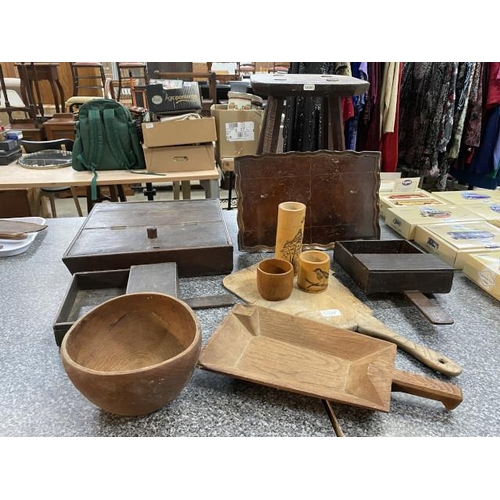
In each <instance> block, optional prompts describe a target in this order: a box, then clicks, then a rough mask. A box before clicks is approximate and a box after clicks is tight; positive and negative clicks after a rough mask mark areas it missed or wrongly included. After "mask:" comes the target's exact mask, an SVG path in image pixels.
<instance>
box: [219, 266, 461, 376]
mask: <svg viewBox="0 0 500 500" xmlns="http://www.w3.org/2000/svg"><path fill="white" fill-rule="evenodd" d="M255 276H256V264H255V265H253V266H250V267H247V268H245V269H242V270H239V271H236V272H234V273H231V274H229V275H228V276H225V277H224V278H223V280H222V283H223V285H224V286H225V287H226V288H227V289H228V290H229V291H231V292H233V293H234V294H236V295H237V296H238V297H240V298H241V299H243V300H245V301H246V302H248V303H250V304H255V305H257V306H262V307H266V308H268V309H272V310H275V311H280V312H285V313H288V314H292V315H294V316H299V317H301V318H308V319H311V320H314V321H318V322H320V323H324V324H327V325H332V326H337V327H340V328H347V329H349V330H352V331H358V332H359V333H362V334H364V335H370V336H373V337H377V338H380V339H383V340H387V341H390V342H393V343H395V344H396V345H397V346H398V347H399V348H401V349H403V350H404V351H405V352H407V353H409V354H411V355H412V356H413V357H415V359H418V360H419V361H420V362H422V363H424V364H425V365H426V366H428V367H429V368H432V369H433V370H435V371H438V372H440V373H442V374H444V375H448V376H450V377H454V376H457V375H460V373H462V367H461V366H460V365H459V364H458V363H456V362H455V361H453V360H452V359H450V358H448V357H447V356H445V355H444V354H441V353H439V352H437V351H434V350H432V349H430V348H428V347H426V346H422V345H420V344H417V343H415V342H412V341H410V340H408V339H406V338H405V337H403V336H402V335H399V334H398V333H396V332H394V331H393V330H391V329H390V328H389V327H387V326H386V325H385V324H384V323H383V322H382V321H380V320H378V319H377V318H375V317H374V315H373V311H372V310H371V309H370V308H369V307H368V306H367V305H366V304H364V303H363V302H361V301H360V300H359V299H358V298H357V297H355V296H354V294H353V293H352V292H351V291H350V290H349V289H348V288H347V287H345V286H344V285H342V283H340V282H339V281H338V280H337V279H336V278H335V276H333V275H331V276H330V277H329V281H328V288H327V289H326V290H325V292H323V293H320V294H309V293H306V292H303V291H302V290H300V289H299V288H298V287H297V284H296V283H295V284H294V289H293V291H292V294H291V295H290V297H289V298H288V299H287V300H284V301H281V302H270V301H267V300H264V299H263V298H262V297H261V296H260V295H259V293H258V291H257V286H256V282H255Z"/></svg>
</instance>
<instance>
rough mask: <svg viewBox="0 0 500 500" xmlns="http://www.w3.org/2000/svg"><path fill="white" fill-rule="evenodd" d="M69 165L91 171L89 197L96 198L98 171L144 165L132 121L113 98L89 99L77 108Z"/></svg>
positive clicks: (125, 109)
mask: <svg viewBox="0 0 500 500" xmlns="http://www.w3.org/2000/svg"><path fill="white" fill-rule="evenodd" d="M72 166H73V168H74V169H75V170H80V171H81V170H89V171H91V172H93V173H94V177H93V178H92V182H91V196H92V200H95V199H96V198H97V171H98V170H131V169H144V168H146V164H145V161H144V153H143V151H142V147H141V143H140V141H139V136H138V133H137V128H136V124H135V122H134V120H133V118H132V114H131V113H130V111H129V110H128V109H127V108H126V107H125V106H123V105H121V104H120V103H119V102H117V101H114V100H113V99H93V100H91V101H88V102H86V103H85V104H83V105H82V106H81V107H80V109H79V112H78V121H77V122H76V125H75V143H74V145H73V154H72ZM137 173H144V172H137Z"/></svg>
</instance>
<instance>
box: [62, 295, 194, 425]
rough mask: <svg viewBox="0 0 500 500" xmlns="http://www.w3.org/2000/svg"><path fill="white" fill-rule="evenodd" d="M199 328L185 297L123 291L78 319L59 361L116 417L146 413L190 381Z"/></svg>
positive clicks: (76, 382)
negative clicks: (184, 299) (123, 292)
mask: <svg viewBox="0 0 500 500" xmlns="http://www.w3.org/2000/svg"><path fill="white" fill-rule="evenodd" d="M200 348H201V328H200V324H199V321H198V319H197V317H196V316H195V314H194V313H193V311H192V310H191V309H190V308H189V307H188V306H187V305H186V304H185V303H184V302H182V301H180V300H178V299H176V298H174V297H171V296H169V295H164V294H158V293H134V294H129V295H121V296H119V297H116V298H114V299H111V300H108V301H107V302H104V303H103V304H101V305H99V306H97V307H95V308H94V309H92V310H91V311H90V312H88V313H87V314H85V315H84V316H82V317H81V318H80V319H78V320H77V321H76V322H75V323H74V325H73V326H72V327H71V328H70V330H69V331H68V333H67V334H66V335H65V337H64V339H63V341H62V345H61V350H60V354H61V360H62V363H63V366H64V369H65V370H66V373H67V375H68V377H69V378H70V380H71V381H72V382H73V384H74V385H75V387H76V388H77V389H78V390H79V391H80V392H81V393H82V394H83V395H84V396H85V397H86V398H87V399H88V400H89V401H91V402H92V403H93V404H95V405H96V406H98V407H99V408H102V409H103V410H106V411H108V412H110V413H115V414H118V415H128V416H137V415H145V414H148V413H151V412H153V411H155V410H158V409H159V408H161V407H162V406H164V405H166V404H168V403H169V402H170V401H172V400H173V399H174V398H176V397H177V396H178V395H179V393H180V392H181V391H182V389H183V388H184V387H185V385H186V384H187V383H188V382H189V380H190V378H191V375H192V374H193V371H194V368H195V366H196V361H197V359H198V356H199V352H200Z"/></svg>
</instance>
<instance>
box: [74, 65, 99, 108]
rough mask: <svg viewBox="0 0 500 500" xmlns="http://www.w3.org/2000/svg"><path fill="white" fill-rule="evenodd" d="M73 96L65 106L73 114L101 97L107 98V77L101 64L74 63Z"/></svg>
mask: <svg viewBox="0 0 500 500" xmlns="http://www.w3.org/2000/svg"><path fill="white" fill-rule="evenodd" d="M70 64H71V73H72V76H73V95H72V97H70V98H69V99H68V100H67V101H66V103H65V105H66V107H67V108H68V109H69V110H70V111H71V112H76V111H78V109H79V107H80V106H81V105H82V104H84V103H86V102H88V101H90V100H92V99H96V98H99V97H105V96H106V87H107V83H106V76H105V74H104V67H103V65H102V63H100V62H72V63H70Z"/></svg>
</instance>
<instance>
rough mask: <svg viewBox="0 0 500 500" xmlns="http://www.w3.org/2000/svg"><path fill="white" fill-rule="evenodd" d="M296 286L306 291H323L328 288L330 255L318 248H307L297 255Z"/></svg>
mask: <svg viewBox="0 0 500 500" xmlns="http://www.w3.org/2000/svg"><path fill="white" fill-rule="evenodd" d="M298 265H299V274H298V276H297V286H298V287H299V288H300V289H301V290H303V291H304V292H308V293H319V292H324V291H325V290H326V289H327V288H328V277H329V275H330V256H329V255H328V254H327V253H325V252H321V251H320V250H307V251H305V252H302V253H301V254H300V255H299V257H298Z"/></svg>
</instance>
